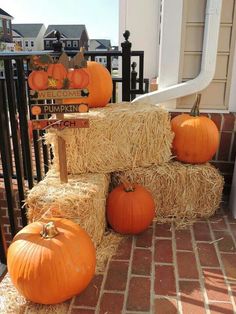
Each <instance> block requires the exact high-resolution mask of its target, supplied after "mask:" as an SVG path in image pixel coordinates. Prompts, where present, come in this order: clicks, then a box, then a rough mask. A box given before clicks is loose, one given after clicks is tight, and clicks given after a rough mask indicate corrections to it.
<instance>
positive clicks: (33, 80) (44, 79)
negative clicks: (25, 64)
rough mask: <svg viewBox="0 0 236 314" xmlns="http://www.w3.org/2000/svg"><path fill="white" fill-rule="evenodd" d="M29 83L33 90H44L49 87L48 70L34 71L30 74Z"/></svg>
mask: <svg viewBox="0 0 236 314" xmlns="http://www.w3.org/2000/svg"><path fill="white" fill-rule="evenodd" d="M28 84H29V87H30V88H31V89H32V90H43V89H47V88H48V74H47V72H45V71H43V70H40V71H32V72H31V73H30V75H29V76H28Z"/></svg>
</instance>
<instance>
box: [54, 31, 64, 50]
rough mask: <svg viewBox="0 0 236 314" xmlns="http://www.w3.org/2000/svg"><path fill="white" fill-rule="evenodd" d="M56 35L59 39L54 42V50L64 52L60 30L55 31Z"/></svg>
mask: <svg viewBox="0 0 236 314" xmlns="http://www.w3.org/2000/svg"><path fill="white" fill-rule="evenodd" d="M54 36H55V37H56V39H57V41H56V42H54V43H53V44H52V45H53V50H54V51H55V52H62V42H61V40H60V39H61V33H60V32H59V31H55V32H54Z"/></svg>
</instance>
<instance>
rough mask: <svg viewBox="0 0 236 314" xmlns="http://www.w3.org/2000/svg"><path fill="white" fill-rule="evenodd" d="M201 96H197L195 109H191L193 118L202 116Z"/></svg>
mask: <svg viewBox="0 0 236 314" xmlns="http://www.w3.org/2000/svg"><path fill="white" fill-rule="evenodd" d="M201 96H202V95H201V94H197V96H196V99H195V102H194V105H193V108H192V109H191V112H190V116H192V117H198V116H199V115H200V112H199V105H200V101H201Z"/></svg>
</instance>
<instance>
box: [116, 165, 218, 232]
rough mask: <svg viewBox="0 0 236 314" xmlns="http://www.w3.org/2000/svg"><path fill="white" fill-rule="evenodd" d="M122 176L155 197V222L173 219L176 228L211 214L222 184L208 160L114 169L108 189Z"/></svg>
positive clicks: (120, 179) (215, 207)
mask: <svg viewBox="0 0 236 314" xmlns="http://www.w3.org/2000/svg"><path fill="white" fill-rule="evenodd" d="M124 179H126V180H129V181H130V182H136V183H138V184H141V185H143V186H144V187H145V188H146V189H148V190H149V191H150V192H151V193H152V195H153V197H154V201H155V211H156V219H157V221H158V222H161V223H167V222H174V224H175V226H176V227H177V228H184V227H185V226H186V225H189V224H192V223H193V222H194V221H196V219H197V218H198V217H204V218H208V217H210V216H212V215H213V214H214V213H215V212H216V210H217V209H218V208H219V205H220V202H221V197H222V191H223V185H224V179H223V177H222V175H221V174H220V173H219V171H218V170H217V169H216V168H215V167H213V166H212V165H210V164H209V163H206V164H202V165H190V164H183V163H181V162H177V161H172V162H169V163H165V164H163V165H155V166H151V167H147V168H143V167H137V168H134V169H131V170H127V171H123V172H115V173H113V174H112V177H111V188H114V187H116V186H117V185H119V184H120V182H121V181H122V180H124Z"/></svg>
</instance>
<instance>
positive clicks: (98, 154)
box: [46, 103, 173, 174]
mask: <svg viewBox="0 0 236 314" xmlns="http://www.w3.org/2000/svg"><path fill="white" fill-rule="evenodd" d="M65 117H66V118H68V119H69V118H76V117H82V118H88V119H89V123H90V127H89V128H85V129H83V128H80V129H73V128H65V129H64V130H61V131H57V130H56V129H53V128H51V129H50V130H49V131H48V133H47V135H46V141H47V143H50V144H52V146H53V149H54V155H55V160H54V164H55V167H57V169H58V153H57V136H58V135H59V136H61V137H62V138H64V139H65V141H66V153H67V168H68V172H69V173H72V174H79V173H87V172H94V173H110V172H113V171H122V170H126V169H131V168H133V167H138V166H142V167H147V166H150V165H152V164H162V163H164V162H168V161H169V160H170V158H171V143H172V139H173V133H172V131H171V127H170V116H169V113H168V112H167V111H166V110H165V109H164V108H163V107H161V106H154V105H150V104H145V103H137V104H130V103H120V104H109V105H108V106H106V107H104V108H92V109H90V112H89V113H83V114H81V113H80V114H79V115H78V114H73V116H72V115H69V114H66V115H65Z"/></svg>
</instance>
